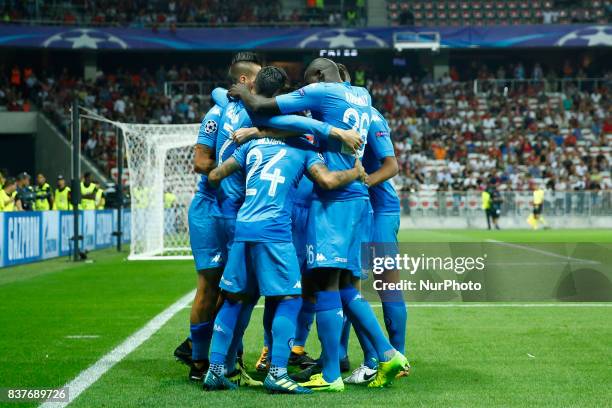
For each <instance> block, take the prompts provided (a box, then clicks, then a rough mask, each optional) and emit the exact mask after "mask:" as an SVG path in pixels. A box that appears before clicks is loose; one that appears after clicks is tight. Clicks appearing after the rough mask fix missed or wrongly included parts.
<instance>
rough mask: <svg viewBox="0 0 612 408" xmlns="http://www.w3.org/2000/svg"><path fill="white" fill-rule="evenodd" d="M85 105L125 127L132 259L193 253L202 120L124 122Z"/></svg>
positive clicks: (184, 256) (92, 116)
mask: <svg viewBox="0 0 612 408" xmlns="http://www.w3.org/2000/svg"><path fill="white" fill-rule="evenodd" d="M80 109H81V110H82V111H83V112H84V114H81V115H80V117H81V118H86V119H92V120H95V121H99V122H103V123H107V124H110V125H112V126H116V127H117V128H119V129H121V131H122V132H123V137H124V140H125V150H126V158H127V166H128V174H129V178H128V180H129V189H130V202H131V220H130V225H131V231H130V233H131V236H130V238H131V244H130V255H129V257H128V259H131V260H135V259H143V260H144V259H191V258H192V253H191V247H190V245H189V222H188V212H189V205H190V204H191V200H192V198H193V196H194V194H195V192H196V188H197V183H198V181H199V177H200V176H199V175H198V174H196V173H195V172H194V171H193V155H194V150H193V146H194V144H195V141H196V137H197V135H198V130H199V127H200V124H199V123H195V124H185V125H148V124H139V123H122V122H115V121H113V120H110V119H107V118H105V117H103V116H100V115H99V114H98V113H96V112H94V111H92V110H89V109H87V108H84V107H82V106H81V107H80Z"/></svg>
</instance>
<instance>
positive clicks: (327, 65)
mask: <svg viewBox="0 0 612 408" xmlns="http://www.w3.org/2000/svg"><path fill="white" fill-rule="evenodd" d="M304 81H305V82H306V83H307V84H314V83H315V82H342V79H341V78H340V72H339V71H338V66H337V65H336V63H335V62H334V61H332V60H330V59H327V58H317V59H315V60H314V61H312V62H311V63H310V65H308V68H306V72H304Z"/></svg>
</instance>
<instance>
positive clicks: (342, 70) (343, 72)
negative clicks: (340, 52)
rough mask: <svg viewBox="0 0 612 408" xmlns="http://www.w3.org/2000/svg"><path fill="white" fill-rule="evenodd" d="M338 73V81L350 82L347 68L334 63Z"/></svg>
mask: <svg viewBox="0 0 612 408" xmlns="http://www.w3.org/2000/svg"><path fill="white" fill-rule="evenodd" d="M336 65H337V66H338V71H339V72H340V79H342V80H343V81H344V82H351V74H349V71H348V68H347V67H346V65H344V64H340V63H338V62H337V63H336Z"/></svg>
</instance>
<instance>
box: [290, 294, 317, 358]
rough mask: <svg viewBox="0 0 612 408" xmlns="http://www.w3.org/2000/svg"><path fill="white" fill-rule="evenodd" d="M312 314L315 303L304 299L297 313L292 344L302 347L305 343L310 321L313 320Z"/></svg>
mask: <svg viewBox="0 0 612 408" xmlns="http://www.w3.org/2000/svg"><path fill="white" fill-rule="evenodd" d="M314 316H315V304H314V303H312V302H310V301H308V300H304V301H303V302H302V308H301V309H300V313H299V314H298V319H297V328H296V330H295V342H294V345H296V346H302V347H304V346H305V345H306V339H307V338H308V334H309V333H310V328H311V327H312V322H314Z"/></svg>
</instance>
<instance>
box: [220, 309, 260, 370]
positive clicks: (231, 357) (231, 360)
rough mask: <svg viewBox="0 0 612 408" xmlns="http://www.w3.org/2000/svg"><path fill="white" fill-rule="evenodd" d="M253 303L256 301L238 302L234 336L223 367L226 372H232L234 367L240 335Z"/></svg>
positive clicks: (239, 344)
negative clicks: (238, 307)
mask: <svg viewBox="0 0 612 408" xmlns="http://www.w3.org/2000/svg"><path fill="white" fill-rule="evenodd" d="M255 303H256V301H255V302H244V303H240V305H241V307H240V309H239V313H238V318H237V320H236V326H235V328H234V338H233V339H232V342H231V343H230V347H229V349H228V350H227V355H226V356H225V368H226V369H227V371H228V372H232V371H233V370H234V367H236V356H237V355H238V351H239V350H240V348H241V347H242V336H244V331H245V330H246V328H247V326H248V325H249V321H250V320H251V313H252V312H253V308H254V307H255Z"/></svg>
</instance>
